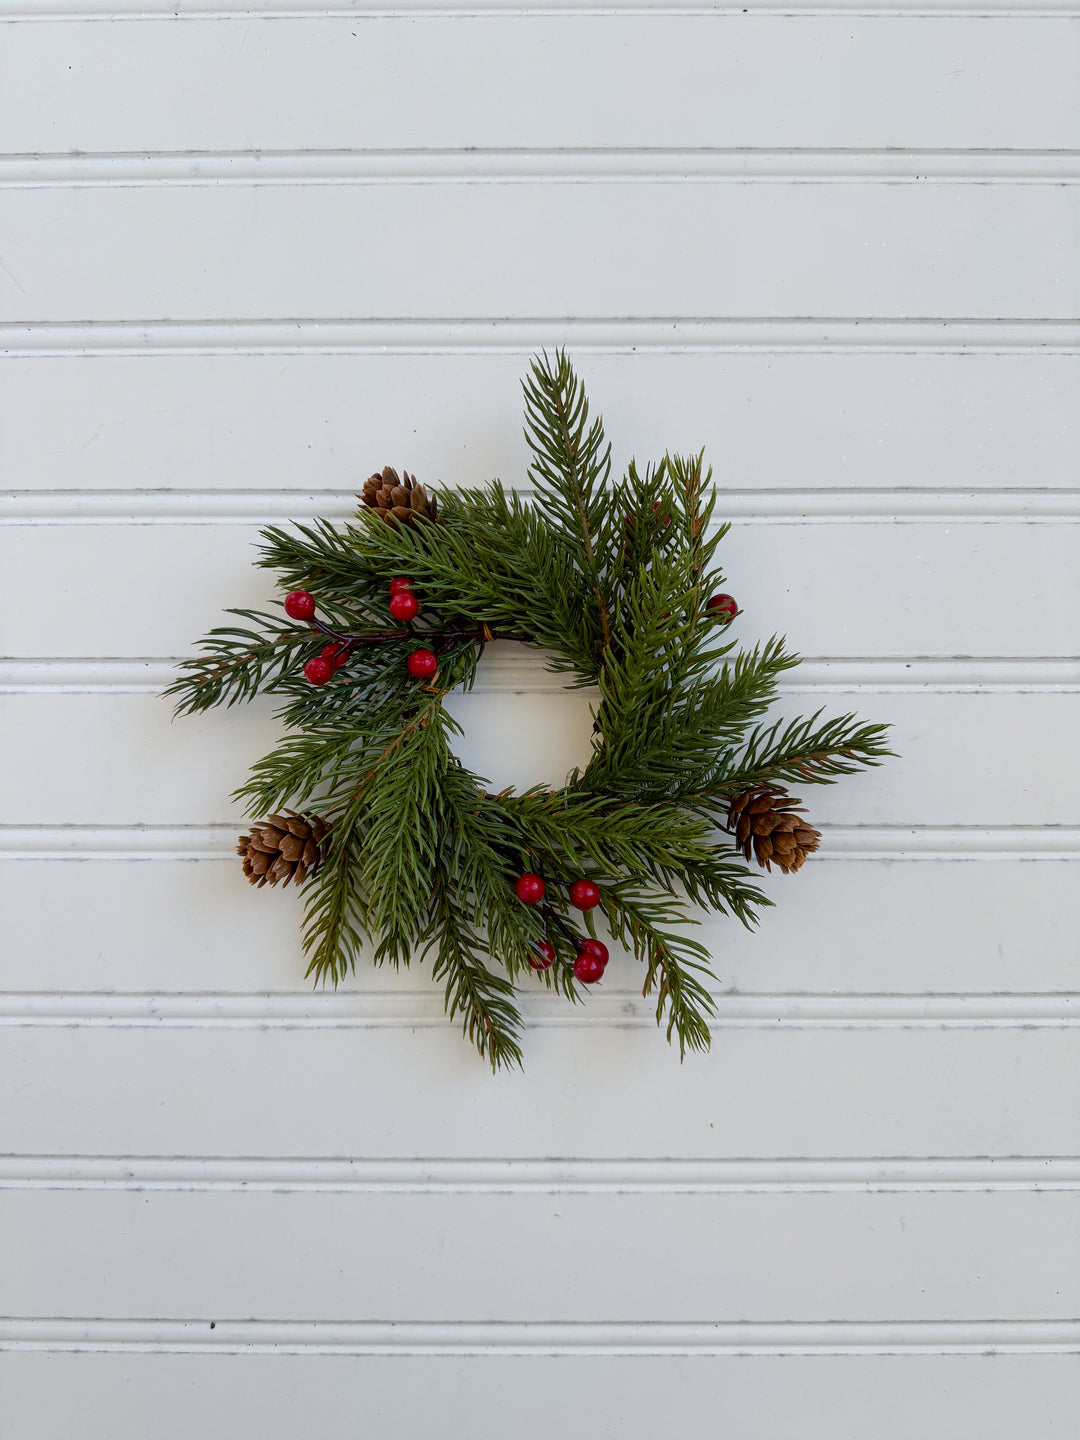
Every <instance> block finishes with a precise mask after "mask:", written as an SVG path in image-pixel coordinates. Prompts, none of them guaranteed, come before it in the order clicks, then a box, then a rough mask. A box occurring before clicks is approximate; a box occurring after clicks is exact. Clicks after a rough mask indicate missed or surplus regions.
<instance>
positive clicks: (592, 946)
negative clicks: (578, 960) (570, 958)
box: [577, 937, 608, 967]
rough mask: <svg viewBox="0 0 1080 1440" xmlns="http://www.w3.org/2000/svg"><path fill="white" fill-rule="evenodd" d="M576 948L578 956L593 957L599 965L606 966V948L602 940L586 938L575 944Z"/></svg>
mask: <svg viewBox="0 0 1080 1440" xmlns="http://www.w3.org/2000/svg"><path fill="white" fill-rule="evenodd" d="M577 948H578V954H579V955H594V956H595V957H596V959H597V960H599V961H600V964H601V965H603V966H605V967H606V966H607V962H608V948H607V946H606V945H605V944H604V942H603V941H602V940H593V939H591V938H588V937H587V938H586V939H584V940H579V941H578V942H577Z"/></svg>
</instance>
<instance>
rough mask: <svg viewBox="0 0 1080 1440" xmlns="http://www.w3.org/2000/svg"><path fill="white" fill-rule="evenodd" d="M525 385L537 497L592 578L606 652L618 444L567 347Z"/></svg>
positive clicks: (587, 580) (539, 363)
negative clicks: (612, 483)
mask: <svg viewBox="0 0 1080 1440" xmlns="http://www.w3.org/2000/svg"><path fill="white" fill-rule="evenodd" d="M522 389H523V391H524V394H525V437H526V439H527V440H528V442H529V448H530V449H531V450H532V452H533V459H532V463H531V465H530V466H529V474H530V475H531V476H532V480H533V484H534V486H535V490H536V501H537V505H538V506H539V508H540V509H541V510H542V511H543V512H544V513H545V514H546V516H547V517H548V521H549V523H550V524H551V525H552V526H553V527H554V529H555V531H556V534H557V535H558V537H559V540H560V542H561V544H562V547H563V548H564V549H565V551H566V553H567V556H568V558H569V560H570V562H571V564H572V566H573V568H574V569H575V570H576V571H577V572H578V573H579V574H580V575H581V577H582V579H583V581H584V584H585V587H586V590H587V592H588V595H589V599H590V607H589V608H590V611H591V612H592V616H591V618H592V619H593V621H594V623H595V625H596V626H597V627H598V631H597V638H598V641H599V648H600V651H601V652H602V651H603V650H604V649H605V648H606V647H607V645H608V644H609V643H610V639H611V622H610V619H609V615H608V605H609V599H608V595H607V593H606V590H607V587H606V585H605V582H604V571H605V569H606V568H607V566H608V561H609V559H610V556H611V552H612V550H613V546H614V544H615V536H616V529H617V526H616V522H615V519H614V517H613V515H612V511H611V505H610V496H609V493H608V480H609V478H610V474H611V446H610V445H609V444H608V443H607V440H606V438H605V436H604V423H603V421H602V420H600V419H596V420H593V421H592V423H591V424H590V422H589V402H588V399H587V398H586V395H585V386H584V385H583V384H582V382H581V381H580V380H579V379H578V378H577V376H576V375H575V373H574V369H573V366H572V365H571V364H570V361H569V360H568V359H567V357H566V352H565V351H557V352H556V355H555V359H554V361H553V362H552V361H551V360H549V359H548V357H547V355H546V354H545V355H543V356H542V357H540V358H538V359H535V360H534V361H533V362H532V365H531V366H530V375H529V377H528V378H526V379H525V380H524V381H523V382H522Z"/></svg>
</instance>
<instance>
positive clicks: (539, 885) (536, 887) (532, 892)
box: [514, 870, 547, 905]
mask: <svg viewBox="0 0 1080 1440" xmlns="http://www.w3.org/2000/svg"><path fill="white" fill-rule="evenodd" d="M514 894H515V895H516V896H517V898H518V899H519V900H520V901H521V903H522V904H523V905H539V904H540V901H541V900H542V899H543V898H544V896H545V895H546V894H547V886H546V885H545V884H544V882H543V880H541V878H540V876H539V875H534V874H533V872H532V871H531V870H526V871H525V874H524V875H519V876H518V878H517V882H516V883H515V885H514Z"/></svg>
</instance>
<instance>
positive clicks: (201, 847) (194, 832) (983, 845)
mask: <svg viewBox="0 0 1080 1440" xmlns="http://www.w3.org/2000/svg"><path fill="white" fill-rule="evenodd" d="M240 823H242V822H237V823H235V824H231V825H229V824H215V825H3V826H0V858H7V859H9V860H124V861H126V860H168V861H174V860H224V859H226V858H228V860H229V863H230V864H233V863H235V846H236V834H237V830H238V828H239V825H240ZM821 830H822V833H823V835H824V845H823V848H822V850H821V851H819V853H818V854H817V855H815V856H814V862H813V863H814V864H815V865H820V864H821V863H822V861H829V860H882V861H890V862H891V861H894V860H931V861H940V860H980V859H987V860H1011V859H1016V860H1077V859H1080V826H1067V825H1002V826H997V827H987V826H977V825H970V826H965V825H956V826H945V825H923V826H910V825H895V826H891V825H866V826H862V825H847V826H844V825H833V826H829V825H822V826H821Z"/></svg>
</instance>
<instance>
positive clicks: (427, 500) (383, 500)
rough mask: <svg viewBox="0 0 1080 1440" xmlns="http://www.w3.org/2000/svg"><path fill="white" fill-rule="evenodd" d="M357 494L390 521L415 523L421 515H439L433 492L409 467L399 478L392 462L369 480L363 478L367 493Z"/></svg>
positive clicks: (402, 523) (427, 516) (424, 516)
mask: <svg viewBox="0 0 1080 1440" xmlns="http://www.w3.org/2000/svg"><path fill="white" fill-rule="evenodd" d="M358 498H359V499H361V500H363V502H364V504H365V505H369V506H371V508H372V509H373V510H374V511H375V512H376V513H377V514H379V515H381V516H382V518H383V519H384V520H386V521H387V522H388V523H389V524H391V525H412V524H413V522H414V521H416V520H418V519H420V520H437V519H438V505H437V504H436V502H435V497H434V495H429V494H428V493H427V491H426V490H425V489H424V487H423V486H422V485H421V484H419V483H418V481H417V479H416V477H415V476H414V475H410V474H409V472H408V471H407V470H406V471H404V473H403V476H402V477H401V478H400V479H399V477H398V473H397V471H396V470H394V469H392V468H391V467H390V466H389V465H387V467H386V469H385V470H384V471H383V472H382V474H381V475H380V474H375V475H372V477H371V479H370V480H365V481H364V493H363V494H362V495H361V496H359V497H358Z"/></svg>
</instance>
